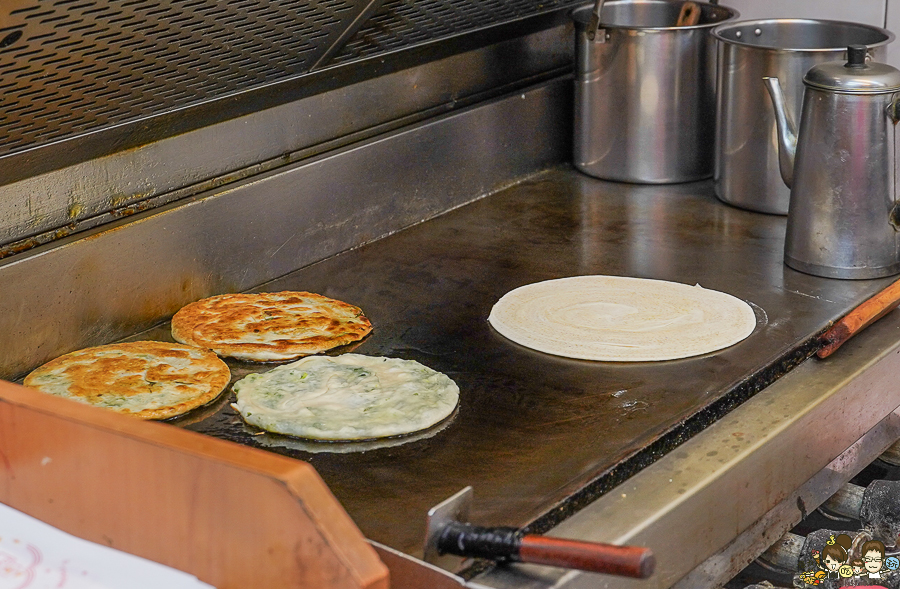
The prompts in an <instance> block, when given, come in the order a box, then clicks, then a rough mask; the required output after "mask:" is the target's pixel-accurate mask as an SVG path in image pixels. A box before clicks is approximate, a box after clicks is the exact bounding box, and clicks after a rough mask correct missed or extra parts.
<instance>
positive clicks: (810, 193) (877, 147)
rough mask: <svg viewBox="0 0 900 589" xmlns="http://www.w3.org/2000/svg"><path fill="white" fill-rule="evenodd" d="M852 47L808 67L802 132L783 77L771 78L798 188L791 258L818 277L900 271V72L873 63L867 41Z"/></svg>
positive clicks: (791, 218)
mask: <svg viewBox="0 0 900 589" xmlns="http://www.w3.org/2000/svg"><path fill="white" fill-rule="evenodd" d="M848 55H849V61H848V62H847V63H846V64H845V63H843V62H830V63H826V64H822V65H820V66H816V67H814V68H812V69H811V70H810V71H809V72H807V74H806V76H805V77H804V80H803V81H804V85H805V90H804V96H803V107H802V112H801V117H800V128H799V132H798V133H797V135H796V137H795V136H794V133H793V124H792V123H791V120H790V114H789V113H787V112H786V109H785V105H784V100H783V95H781V94H780V87H779V84H778V82H777V80H776V79H774V78H770V79H767V80H766V85H767V87H768V89H769V93H770V95H771V96H772V101H773V104H774V106H775V111H776V118H777V119H778V125H777V128H778V135H779V150H780V153H779V163H780V167H781V174H782V177H783V179H784V181H785V183H786V184H788V185H789V186H790V188H791V196H790V204H789V206H788V220H787V233H786V235H785V246H784V262H785V264H787V265H788V266H790V267H791V268H794V269H795V270H800V271H801V272H805V273H807V274H814V275H816V276H824V277H828V278H843V279H867V278H879V277H883V276H890V275H893V274H898V273H900V231H898V227H897V222H898V220H900V218H898V211H897V209H896V206H897V203H896V201H897V161H896V156H897V153H896V151H897V150H896V142H897V139H898V138H897V120H898V101H900V71H898V70H896V69H895V68H893V67H891V66H888V65H884V64H875V63H872V64H869V63H867V62H866V48H865V46H851V47H850V48H848Z"/></svg>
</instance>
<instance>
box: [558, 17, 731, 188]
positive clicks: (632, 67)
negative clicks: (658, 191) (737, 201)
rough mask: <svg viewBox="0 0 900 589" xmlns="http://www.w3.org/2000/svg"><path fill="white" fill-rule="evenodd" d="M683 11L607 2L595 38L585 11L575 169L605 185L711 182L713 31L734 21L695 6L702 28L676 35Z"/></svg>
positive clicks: (580, 29) (579, 38) (580, 31)
mask: <svg viewBox="0 0 900 589" xmlns="http://www.w3.org/2000/svg"><path fill="white" fill-rule="evenodd" d="M684 4H686V2H683V1H679V0H674V1H673V0H606V1H605V2H604V3H603V7H602V14H601V16H600V19H599V20H600V23H599V27H600V30H599V31H598V33H597V34H596V35H593V27H592V26H591V13H592V10H593V6H592V5H588V6H583V7H581V8H578V9H576V10H575V11H573V13H572V18H573V19H574V21H575V27H576V57H575V60H576V62H575V68H576V80H575V145H574V163H575V167H577V168H578V169H579V170H581V171H582V172H584V173H586V174H589V175H591V176H596V177H598V178H604V179H607V180H619V181H625V182H641V183H654V184H655V183H668V182H687V181H689V180H699V179H701V178H706V177H709V176H710V175H711V174H712V163H713V137H714V131H715V129H714V121H713V114H714V110H715V59H716V56H715V43H714V41H713V39H712V37H711V36H710V31H711V29H712V28H713V27H715V26H716V25H718V24H721V23H722V22H724V21H726V20H729V19H732V18H735V17H736V16H737V12H736V11H734V10H732V9H730V8H726V7H724V6H717V5H713V4H707V3H698V5H699V7H700V19H699V23H698V24H696V25H692V26H680V27H679V26H675V24H676V21H677V20H678V17H679V14H680V13H681V10H682V7H683V6H684Z"/></svg>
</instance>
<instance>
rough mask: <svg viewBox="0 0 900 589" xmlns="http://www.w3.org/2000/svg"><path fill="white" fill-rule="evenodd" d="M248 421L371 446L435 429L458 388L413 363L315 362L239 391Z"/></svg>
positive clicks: (346, 357) (263, 376) (239, 386)
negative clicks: (371, 441) (373, 441)
mask: <svg viewBox="0 0 900 589" xmlns="http://www.w3.org/2000/svg"><path fill="white" fill-rule="evenodd" d="M234 392H235V394H236V395H237V403H235V404H234V407H235V408H236V409H237V411H238V412H239V413H240V414H241V416H242V417H243V418H244V420H245V421H246V422H247V423H249V424H251V425H255V426H256V427H259V428H262V429H264V430H267V431H270V432H275V433H279V434H287V435H290V436H297V437H300V438H311V439H315V440H332V441H339V440H365V439H372V438H383V437H388V436H398V435H402V434H409V433H412V432H416V431H419V430H423V429H426V428H429V427H431V426H433V425H435V424H437V423H439V422H441V421H443V420H444V419H445V418H446V417H447V416H449V415H450V414H451V413H453V410H454V409H455V408H456V404H457V402H458V401H459V388H458V387H457V386H456V383H454V382H453V381H452V380H451V379H450V377H448V376H447V375H445V374H442V373H440V372H436V371H434V370H432V369H430V368H428V367H427V366H423V365H422V364H419V363H418V362H416V361H414V360H401V359H398V358H383V357H376V356H363V355H360V354H343V355H341V356H335V357H330V356H312V357H309V358H303V359H302V360H299V361H297V362H293V363H291V364H285V365H284V366H279V367H278V368H275V369H274V370H270V371H269V372H264V373H259V374H251V375H249V376H247V377H245V378H243V379H241V380H239V381H238V382H236V383H235V384H234Z"/></svg>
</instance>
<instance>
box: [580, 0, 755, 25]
mask: <svg viewBox="0 0 900 589" xmlns="http://www.w3.org/2000/svg"><path fill="white" fill-rule="evenodd" d="M688 1H689V0H674V1H673V0H606V2H604V6H607V5H614V4H678V5H683V4H686V3H687V2H688ZM698 4H709V3H708V2H698ZM710 6H714V7H715V8H716V9H717V10H725V11H727V12H729V13H730V14H729V15H728V16H727V17H726V18H724V19H722V20H719V21H716V22H711V23H703V24H696V25H691V26H683V27H676V26H670V27H640V26H634V25H614V24H607V23H600V26H601V28H604V29H615V30H625V31H641V32H646V31H695V30H698V29H710V28H713V27H718V26H721V25H723V24H724V23H730V22H731V21H733V20H734V19H736V18H740V16H741V13H740V12H738V11H737V10H735V9H734V8H731V7H730V6H723V5H721V4H710ZM593 7H594V3H593V2H591V3H590V4H584V5H582V6H577V7H575V8H574V9H572V11H571V13H570V16H571V18H572V20H573V21H575V26H576V27H577V28H579V29H582V28H584V27H586V26H587V25H588V24H590V14H591V12H592V9H593ZM581 13H584V14H587V15H588V16H587V19H585V18H580V17H581ZM579 25H580V26H579Z"/></svg>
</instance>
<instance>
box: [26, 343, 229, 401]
mask: <svg viewBox="0 0 900 589" xmlns="http://www.w3.org/2000/svg"><path fill="white" fill-rule="evenodd" d="M230 379H231V372H230V371H229V370H228V366H227V365H226V364H225V363H224V362H222V361H221V360H220V359H219V358H218V357H217V356H216V355H215V354H213V353H212V352H210V351H209V350H203V349H200V348H195V347H191V346H184V345H181V344H173V343H167V342H152V341H145V342H129V343H124V344H111V345H108V346H97V347H94V348H85V349H83V350H78V351H76V352H72V353H69V354H65V355H64V356H60V357H59V358H56V359H55V360H51V361H50V362H47V363H46V364H44V365H43V366H40V367H38V368H37V369H35V370H34V371H33V372H32V373H31V374H29V375H28V376H26V377H25V382H24V384H25V386H27V387H32V388H35V389H38V390H39V391H42V392H45V393H50V394H51V395H57V396H59V397H66V398H69V399H73V400H75V401H81V402H82V403H87V404H90V405H96V406H97V407H105V408H107V409H112V410H113V411H118V412H119V413H125V414H127V415H133V416H135V417H140V418H142V419H167V418H169V417H175V416H176V415H181V414H182V413H186V412H188V411H190V410H191V409H195V408H197V407H200V406H201V405H205V404H207V403H209V402H210V401H212V400H213V399H215V398H216V397H218V396H219V394H220V393H221V392H222V391H223V390H225V387H226V386H228V381H229V380H230Z"/></svg>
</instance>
